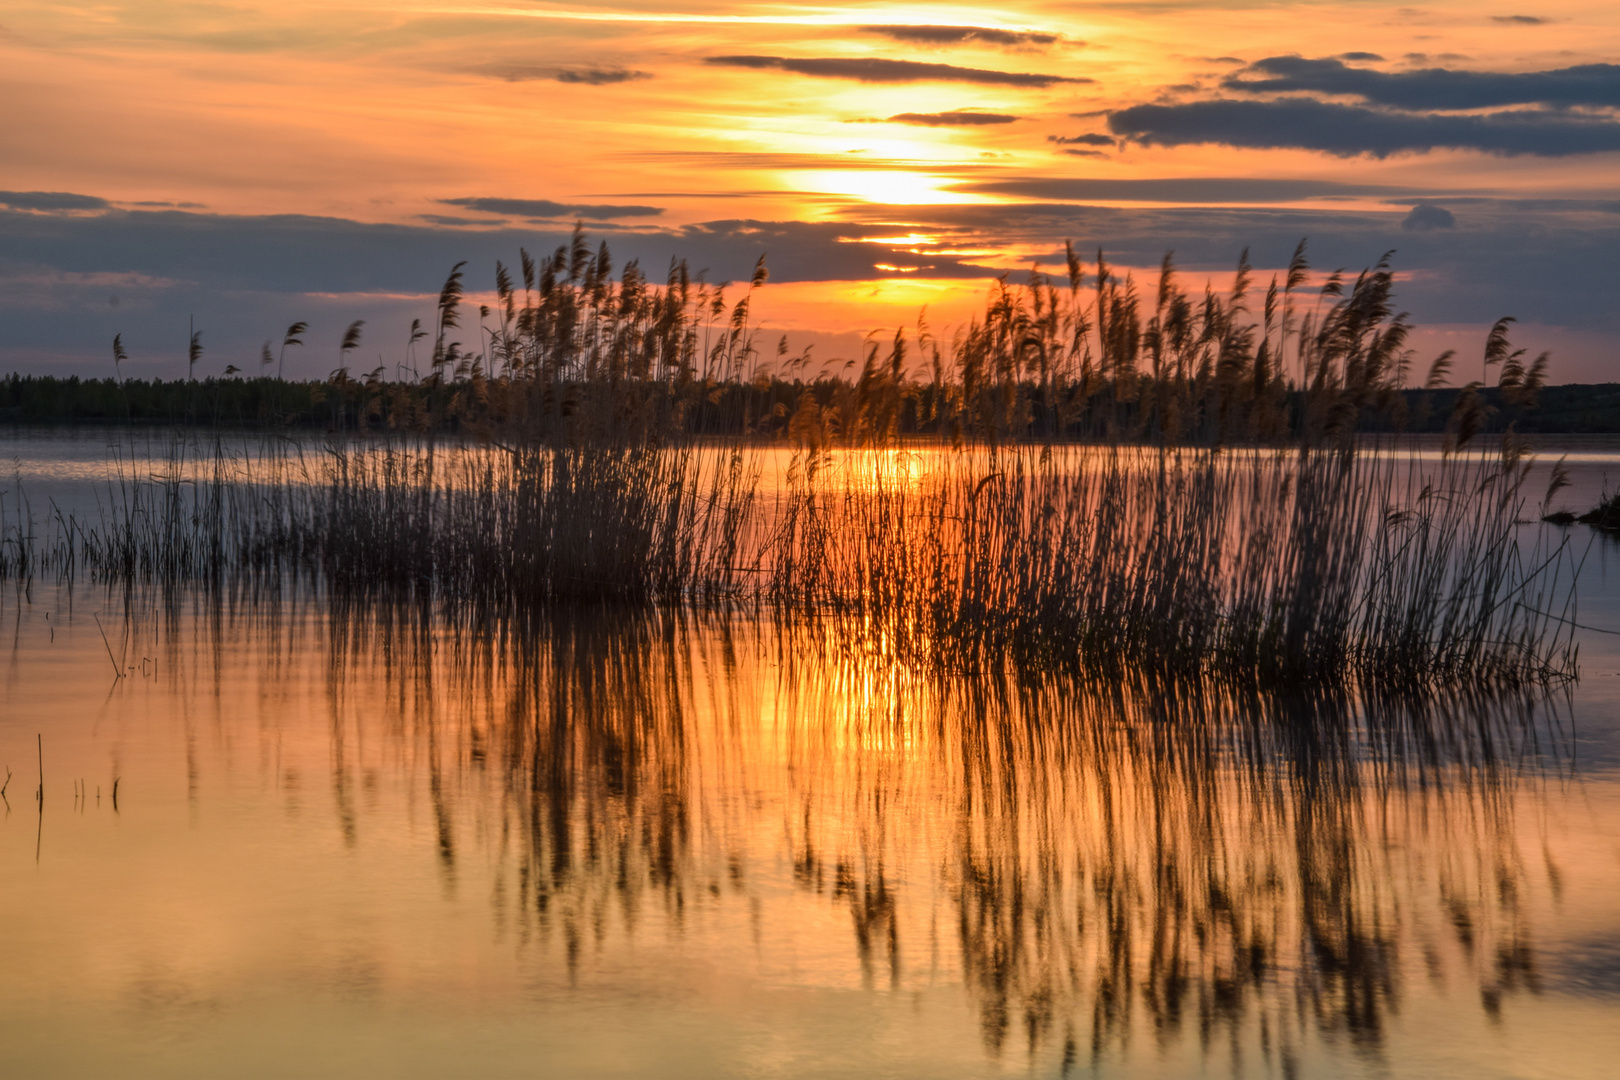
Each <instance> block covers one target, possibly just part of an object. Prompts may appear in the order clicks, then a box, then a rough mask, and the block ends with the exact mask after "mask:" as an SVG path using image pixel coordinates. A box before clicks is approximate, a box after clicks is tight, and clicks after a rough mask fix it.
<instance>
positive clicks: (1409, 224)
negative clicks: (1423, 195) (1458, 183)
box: [1401, 203, 1457, 232]
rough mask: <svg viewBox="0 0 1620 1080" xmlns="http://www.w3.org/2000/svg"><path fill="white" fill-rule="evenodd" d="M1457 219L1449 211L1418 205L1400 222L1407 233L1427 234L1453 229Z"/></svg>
mask: <svg viewBox="0 0 1620 1080" xmlns="http://www.w3.org/2000/svg"><path fill="white" fill-rule="evenodd" d="M1456 227H1457V218H1456V215H1454V214H1453V213H1452V212H1451V211H1450V210H1447V209H1446V208H1445V207H1443V206H1435V205H1434V204H1433V203H1418V204H1417V205H1416V206H1414V207H1412V212H1411V213H1409V214H1407V215H1406V220H1405V221H1402V222H1401V228H1402V229H1404V230H1406V231H1407V232H1429V231H1430V230H1432V229H1455V228H1456Z"/></svg>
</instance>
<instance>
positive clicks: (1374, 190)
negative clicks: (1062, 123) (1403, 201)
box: [955, 176, 1422, 204]
mask: <svg viewBox="0 0 1620 1080" xmlns="http://www.w3.org/2000/svg"><path fill="white" fill-rule="evenodd" d="M955 190H957V191H961V192H966V193H971V194H975V195H1010V196H1013V197H1015V198H1022V199H1052V200H1064V201H1073V202H1088V201H1093V200H1101V201H1106V202H1149V203H1256V204H1265V203H1281V202H1296V201H1298V200H1300V199H1319V198H1329V197H1353V196H1369V195H1382V196H1389V197H1391V198H1393V197H1395V196H1397V195H1399V194H1406V195H1407V196H1409V197H1410V196H1411V195H1417V194H1422V193H1421V192H1414V191H1411V190H1409V189H1402V188H1396V187H1390V186H1388V185H1383V184H1349V183H1343V182H1340V181H1336V180H1285V179H1276V178H1270V177H1266V178H1255V179H1251V178H1249V177H1241V176H1204V177H1197V176H1191V177H1145V178H1143V179H1140V180H1108V179H1100V178H1098V179H1091V178H1080V177H1075V178H1066V177H1047V176H1024V177H1011V178H1008V179H1004V180H973V181H968V182H965V183H961V184H957V185H956V187H955Z"/></svg>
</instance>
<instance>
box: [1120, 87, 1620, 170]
mask: <svg viewBox="0 0 1620 1080" xmlns="http://www.w3.org/2000/svg"><path fill="white" fill-rule="evenodd" d="M1108 127H1109V130H1110V131H1112V132H1113V133H1114V134H1116V135H1119V136H1122V137H1125V138H1128V139H1132V140H1135V141H1136V142H1139V143H1143V144H1146V145H1150V146H1186V145H1190V144H1194V143H1219V144H1222V145H1225V146H1236V147H1242V148H1246V149H1299V150H1320V151H1323V152H1325V153H1329V154H1334V155H1337V156H1339V157H1354V156H1357V155H1360V154H1368V155H1371V156H1373V157H1388V156H1389V155H1390V154H1397V153H1401V152H1403V151H1420V152H1421V151H1427V150H1434V149H1439V148H1451V149H1461V150H1482V151H1484V152H1486V153H1490V154H1499V155H1503V156H1516V155H1520V154H1530V155H1536V156H1539V157H1568V156H1570V155H1572V154H1596V153H1603V152H1606V151H1614V150H1620V123H1616V122H1615V121H1613V120H1610V119H1607V118H1603V117H1593V116H1583V115H1580V114H1577V113H1567V112H1561V111H1558V110H1553V109H1534V110H1519V111H1512V112H1499V113H1488V114H1485V115H1476V116H1435V115H1414V114H1411V113H1404V114H1403V113H1388V112H1381V111H1378V110H1376V109H1366V108H1361V107H1358V106H1354V105H1336V104H1331V103H1329V102H1323V101H1316V100H1314V99H1310V98H1287V99H1283V100H1280V101H1224V100H1223V101H1196V102H1189V103H1187V104H1184V105H1136V106H1133V107H1131V108H1128V109H1120V110H1118V111H1117V112H1114V113H1111V114H1110V115H1109V117H1108Z"/></svg>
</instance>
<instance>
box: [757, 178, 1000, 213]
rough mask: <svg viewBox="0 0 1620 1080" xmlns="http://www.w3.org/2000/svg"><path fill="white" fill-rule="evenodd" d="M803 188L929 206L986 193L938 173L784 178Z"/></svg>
mask: <svg viewBox="0 0 1620 1080" xmlns="http://www.w3.org/2000/svg"><path fill="white" fill-rule="evenodd" d="M784 182H792V183H795V184H797V186H798V187H800V188H801V189H802V190H807V191H816V192H822V193H825V194H828V195H847V196H850V197H852V198H856V199H860V200H861V201H863V202H869V203H882V204H886V205H891V206H928V205H937V204H944V203H977V202H986V201H988V200H987V199H985V198H984V197H983V196H980V195H972V194H966V193H964V192H960V191H954V190H952V187H953V186H954V185H956V184H958V183H960V182H961V181H960V178H958V177H953V176H942V175H939V174H937V173H922V172H910V171H907V170H903V169H896V170H894V171H893V172H884V171H877V170H854V169H851V170H842V169H828V170H818V171H813V172H805V173H801V174H799V175H798V176H796V177H792V178H785V180H784Z"/></svg>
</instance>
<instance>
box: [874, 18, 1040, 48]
mask: <svg viewBox="0 0 1620 1080" xmlns="http://www.w3.org/2000/svg"><path fill="white" fill-rule="evenodd" d="M860 29H861V30H862V31H863V32H864V33H868V34H882V35H883V36H884V37H888V38H893V39H894V40H896V41H915V42H917V43H919V44H924V45H962V44H966V43H968V42H984V43H986V44H990V45H1012V46H1025V47H1027V46H1030V45H1052V44H1055V43H1056V42H1057V40H1058V39H1059V38H1060V37H1062V35H1061V34H1051V33H1046V32H1044V31H1038V30H998V29H995V28H994V27H989V26H931V25H912V24H907V23H901V24H891V25H882V26H863V27H861V28H860Z"/></svg>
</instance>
